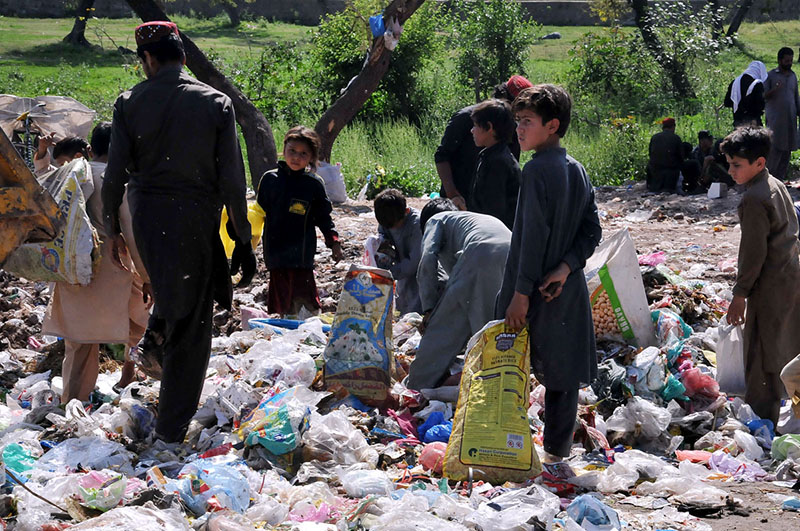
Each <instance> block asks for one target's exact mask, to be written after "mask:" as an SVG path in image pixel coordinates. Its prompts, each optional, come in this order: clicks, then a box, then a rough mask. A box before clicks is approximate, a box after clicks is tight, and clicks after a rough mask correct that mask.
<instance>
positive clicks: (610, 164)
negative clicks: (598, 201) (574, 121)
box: [565, 116, 650, 186]
mask: <svg viewBox="0 0 800 531" xmlns="http://www.w3.org/2000/svg"><path fill="white" fill-rule="evenodd" d="M584 129H587V128H584ZM565 140H566V142H565V143H566V145H567V149H568V151H569V153H570V154H571V155H572V156H574V157H575V158H576V159H577V160H578V161H580V162H581V163H582V164H583V165H584V167H585V168H586V171H587V173H588V174H589V178H590V179H591V180H592V184H594V185H595V186H603V185H620V184H623V183H624V182H626V181H629V180H638V179H644V178H645V176H646V168H647V162H648V158H649V154H648V152H647V149H648V145H649V141H650V135H649V134H648V131H647V130H645V129H644V128H643V127H642V125H641V124H640V123H639V121H638V120H637V119H636V117H634V116H625V117H623V118H613V119H610V120H606V121H604V123H603V124H602V126H601V127H600V129H599V130H597V129H595V128H591V130H587V131H585V130H583V129H580V128H577V129H576V130H572V131H571V132H570V134H568V135H567V136H566V139H565Z"/></svg>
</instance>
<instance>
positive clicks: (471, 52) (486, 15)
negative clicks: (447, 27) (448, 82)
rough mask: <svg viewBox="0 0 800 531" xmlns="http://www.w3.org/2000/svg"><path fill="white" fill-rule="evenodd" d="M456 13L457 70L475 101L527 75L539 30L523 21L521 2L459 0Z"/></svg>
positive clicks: (527, 21) (533, 23)
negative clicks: (527, 63)
mask: <svg viewBox="0 0 800 531" xmlns="http://www.w3.org/2000/svg"><path fill="white" fill-rule="evenodd" d="M454 11H455V13H456V14H457V18H456V20H455V22H454V25H453V30H454V42H455V45H456V55H457V58H456V69H457V72H458V77H459V80H460V81H461V83H463V84H464V85H465V86H466V87H471V88H473V90H474V93H475V99H476V101H480V100H482V99H486V98H487V97H488V96H489V95H490V94H491V90H492V87H494V86H495V85H497V84H498V83H502V82H503V81H506V80H507V79H508V78H509V77H511V76H512V75H514V74H522V75H524V73H525V70H524V61H525V58H526V57H527V55H528V49H529V48H530V46H531V45H532V44H533V41H534V38H535V37H536V34H537V33H538V31H539V29H540V27H539V25H538V24H536V23H535V22H534V21H532V20H525V19H524V13H523V10H522V7H521V6H520V4H519V3H518V2H508V1H505V0H491V1H489V2H483V1H480V2H465V1H463V0H459V1H457V2H456V3H455V6H454ZM459 17H460V18H459Z"/></svg>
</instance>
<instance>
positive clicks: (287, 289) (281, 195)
mask: <svg viewBox="0 0 800 531" xmlns="http://www.w3.org/2000/svg"><path fill="white" fill-rule="evenodd" d="M318 153H319V137H318V136H317V134H316V133H315V132H314V131H313V130H311V129H309V128H308V127H304V126H301V125H299V126H297V127H293V128H292V129H290V130H289V131H288V132H287V133H286V136H285V137H284V139H283V158H284V160H282V161H280V162H278V168H277V169H274V170H270V171H268V172H266V173H265V174H264V176H263V177H262V179H261V183H260V184H259V187H258V196H257V201H258V204H259V206H261V208H262V209H263V210H264V212H266V218H265V222H264V233H263V242H264V243H263V245H264V261H265V262H266V264H267V269H268V270H269V295H268V297H267V306H268V308H269V311H270V313H277V314H280V315H283V316H287V315H292V316H296V315H298V314H299V313H300V311H301V309H302V308H305V309H306V311H308V312H311V313H316V312H317V311H318V310H319V308H320V302H319V295H318V294H317V285H316V282H315V281H314V254H315V253H316V249H317V235H316V231H315V227H319V228H320V230H321V231H322V235H323V236H324V237H325V245H326V246H327V247H329V248H330V249H331V252H332V255H333V259H334V261H336V262H338V261H339V260H341V259H342V247H341V244H340V243H339V236H338V234H337V233H336V230H334V226H333V219H331V212H332V211H333V206H332V205H331V202H330V201H329V200H328V196H327V195H326V193H325V184H324V183H323V181H322V179H321V178H320V177H318V176H317V175H315V174H314V168H316V165H317V156H318Z"/></svg>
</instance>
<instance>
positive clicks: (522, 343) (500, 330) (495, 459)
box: [444, 321, 542, 485]
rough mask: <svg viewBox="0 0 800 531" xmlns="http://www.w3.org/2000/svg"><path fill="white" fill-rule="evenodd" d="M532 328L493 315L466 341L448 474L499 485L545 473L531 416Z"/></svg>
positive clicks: (446, 461) (447, 459)
mask: <svg viewBox="0 0 800 531" xmlns="http://www.w3.org/2000/svg"><path fill="white" fill-rule="evenodd" d="M530 369H531V361H530V342H529V341H528V329H527V328H525V329H523V330H522V331H521V332H518V333H517V332H511V331H508V330H507V329H506V326H505V324H504V323H503V321H491V322H489V323H488V324H487V325H486V326H484V327H483V329H481V331H480V332H478V333H477V334H475V335H474V336H473V337H472V339H470V340H469V343H468V344H467V359H466V360H465V361H464V371H463V373H462V374H461V387H460V389H459V393H458V405H457V406H456V414H455V417H454V418H453V432H452V434H451V435H450V441H449V442H448V444H447V452H446V453H445V458H444V475H445V476H447V477H448V478H450V479H452V480H454V481H464V480H466V479H468V477H469V469H470V468H472V472H473V476H472V477H473V478H474V479H481V480H484V481H488V482H489V483H491V484H493V485H500V484H502V483H505V482H506V481H513V482H518V483H519V482H523V481H525V480H527V479H528V478H532V477H534V476H537V475H539V474H540V473H541V471H542V467H541V464H540V463H539V456H538V454H537V453H536V450H535V449H534V447H533V440H532V438H531V429H530V424H529V421H528V401H529V396H530V391H531V390H530V385H531V384H530V381H531V379H530V372H531V370H530Z"/></svg>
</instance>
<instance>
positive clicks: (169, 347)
mask: <svg viewBox="0 0 800 531" xmlns="http://www.w3.org/2000/svg"><path fill="white" fill-rule="evenodd" d="M135 36H136V44H137V49H136V53H137V55H138V56H139V58H140V59H141V61H142V67H143V69H144V72H145V74H146V75H147V79H146V80H145V81H143V82H141V83H139V84H138V85H136V86H135V87H133V88H132V89H131V90H129V91H126V92H124V93H122V94H121V95H120V96H119V98H117V101H116V102H115V103H114V119H113V122H112V126H111V144H110V148H109V155H108V165H107V166H106V174H105V180H104V184H103V190H102V196H103V215H104V221H105V226H106V231H107V233H108V235H109V238H110V239H111V240H112V242H113V246H112V249H113V251H112V255H113V257H114V259H115V261H116V262H118V266H119V267H124V266H123V265H122V262H121V261H120V258H122V255H124V254H125V253H126V252H127V250H126V244H125V241H124V238H123V237H122V235H121V232H120V217H119V210H120V205H121V203H122V200H123V194H124V193H125V188H126V184H127V192H128V205H129V207H130V210H131V217H132V225H133V234H134V239H135V240H136V246H137V247H138V249H139V254H140V256H141V259H142V262H143V263H144V266H145V268H146V270H147V272H148V274H149V276H150V282H151V286H152V292H153V300H154V303H155V304H154V307H153V311H152V314H151V316H150V320H149V322H148V327H147V331H146V332H145V336H144V338H143V339H142V341H141V342H140V343H139V347H138V348H137V352H136V354H138V357H139V362H140V364H141V365H142V366H143V369H145V372H147V373H148V374H149V375H151V376H160V378H161V390H160V394H159V403H158V419H157V423H156V428H155V436H156V437H157V438H160V439H162V440H164V441H166V442H179V441H181V440H183V438H184V436H185V433H186V430H187V428H188V425H189V421H190V420H191V418H192V416H194V414H195V412H196V411H197V404H198V401H199V399H200V392H201V390H202V388H203V381H204V380H205V373H206V367H207V366H208V358H209V355H210V352H211V325H212V319H211V317H212V311H213V306H214V301H215V300H216V301H217V302H218V303H219V304H220V305H221V306H223V307H224V308H227V309H230V307H231V303H232V298H233V293H232V287H231V278H230V274H229V270H228V263H227V260H226V258H225V251H224V248H223V246H222V242H221V240H220V237H219V220H220V214H221V211H222V207H223V205H224V206H225V207H226V209H227V212H228V216H229V219H230V223H231V226H232V229H231V230H230V231H229V232H232V233H233V237H234V240H235V242H236V247H235V250H234V252H233V261H232V263H231V270H232V271H233V272H234V273H235V272H236V270H238V268H239V266H240V265H241V267H242V280H241V282H240V284H239V285H247V284H248V283H249V282H250V280H251V279H252V277H253V274H254V273H255V268H256V259H255V256H254V254H253V249H252V247H251V245H250V223H249V222H248V221H247V202H246V200H245V191H246V189H247V188H246V183H245V173H244V163H243V161H242V153H241V150H240V148H239V141H238V137H237V133H236V118H235V115H234V109H233V104H232V102H231V100H230V98H228V96H226V95H225V94H222V93H221V92H219V91H217V90H215V89H213V88H211V87H209V86H208V85H206V84H204V83H201V82H200V81H198V80H196V79H195V78H193V77H191V76H189V75H188V74H186V73H185V72H184V71H183V65H184V63H185V54H184V50H183V44H182V42H181V38H180V35H179V33H178V27H177V26H176V25H175V24H173V23H172V22H148V23H146V24H142V25H140V26H138V27H137V28H136V32H135Z"/></svg>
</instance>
